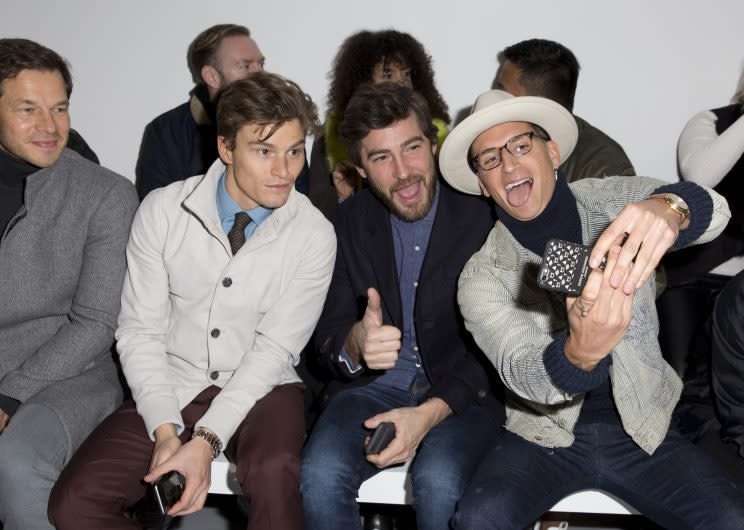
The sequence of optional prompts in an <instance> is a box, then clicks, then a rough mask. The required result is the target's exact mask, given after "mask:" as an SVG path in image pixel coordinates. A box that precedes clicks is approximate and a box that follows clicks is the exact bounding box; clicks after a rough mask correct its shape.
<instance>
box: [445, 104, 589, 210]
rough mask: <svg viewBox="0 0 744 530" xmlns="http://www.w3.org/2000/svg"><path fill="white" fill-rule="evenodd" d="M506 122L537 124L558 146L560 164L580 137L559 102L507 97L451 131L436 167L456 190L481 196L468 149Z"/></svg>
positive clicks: (468, 118) (470, 117)
mask: <svg viewBox="0 0 744 530" xmlns="http://www.w3.org/2000/svg"><path fill="white" fill-rule="evenodd" d="M508 122H530V123H534V124H536V125H539V126H540V127H542V128H543V129H545V131H546V132H547V133H548V134H549V135H550V138H551V140H553V141H554V142H555V143H556V144H558V149H559V151H560V154H561V163H563V161H564V160H566V158H568V156H569V155H570V154H571V152H572V151H573V149H574V147H575V146H576V140H577V138H578V135H579V131H578V127H577V126H576V120H575V119H574V117H573V115H572V114H571V113H570V112H568V110H566V109H565V108H564V107H562V106H561V105H559V104H558V103H556V102H554V101H551V100H549V99H546V98H539V97H533V96H523V97H510V98H508V99H505V100H502V101H499V102H498V103H494V104H491V105H488V106H486V107H484V108H482V109H480V110H477V111H475V112H473V113H472V114H471V115H470V116H468V117H467V118H465V119H464V120H463V121H462V122H460V124H459V125H458V126H457V127H455V128H454V129H452V131H450V133H449V134H448V135H447V138H446V139H445V141H444V144H443V145H442V148H441V149H440V151H439V168H440V171H441V172H442V176H443V177H444V179H445V180H446V181H447V182H448V183H449V184H450V185H451V186H452V187H453V188H455V189H457V190H460V191H462V192H464V193H469V194H471V195H480V194H481V189H480V186H479V185H478V176H477V175H476V174H475V173H474V172H473V170H472V169H471V167H470V164H469V163H468V156H469V152H470V146H471V145H472V143H473V141H474V140H475V139H476V138H477V137H478V135H479V134H481V133H482V132H483V131H486V130H488V129H490V128H491V127H494V126H496V125H500V124H502V123H508Z"/></svg>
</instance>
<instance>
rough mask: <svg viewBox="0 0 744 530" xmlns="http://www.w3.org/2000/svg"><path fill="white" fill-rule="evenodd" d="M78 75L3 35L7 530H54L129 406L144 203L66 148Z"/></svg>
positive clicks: (1, 476) (0, 117)
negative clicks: (128, 329)
mask: <svg viewBox="0 0 744 530" xmlns="http://www.w3.org/2000/svg"><path fill="white" fill-rule="evenodd" d="M71 91H72V80H71V77H70V72H69V70H68V67H67V64H66V63H65V61H64V60H63V59H62V58H61V57H60V56H59V55H57V54H56V53H55V52H54V51H52V50H50V49H48V48H45V47H43V46H41V45H39V44H37V43H35V42H32V41H29V40H25V39H0V303H1V304H2V309H0V523H1V524H0V526H3V527H4V529H5V530H36V529H51V528H52V527H51V526H50V524H49V522H48V520H47V513H46V512H47V510H46V505H47V498H48V497H49V492H50V490H51V488H52V486H53V485H54V481H55V480H56V478H57V476H58V475H59V472H60V471H61V469H62V468H63V467H64V465H65V464H66V463H67V461H68V460H69V458H70V457H71V456H72V453H73V452H74V451H75V449H76V448H77V446H78V445H80V443H81V442H82V441H83V439H84V438H85V437H86V436H87V435H88V433H89V432H90V431H91V430H92V429H93V428H94V427H95V426H96V425H97V424H98V422H99V421H100V420H102V419H103V418H104V417H105V416H106V415H108V414H109V413H110V412H111V411H112V410H113V409H114V408H115V407H116V405H117V404H118V403H119V401H121V398H122V389H121V386H120V385H119V382H118V378H117V373H116V367H115V366H114V362H113V359H112V353H111V346H112V344H113V341H114V327H115V325H116V318H117V316H118V314H119V305H120V296H121V288H122V283H123V280H124V270H125V268H126V260H125V254H124V251H125V247H126V244H127V238H128V235H129V226H130V224H131V221H132V217H133V216H134V211H135V209H136V208H137V196H136V194H135V191H134V187H133V186H132V184H131V183H130V182H129V181H128V180H126V179H125V178H124V177H121V176H119V175H116V174H115V173H112V172H111V171H108V170H107V169H104V168H102V167H100V166H98V165H96V164H93V163H91V162H89V161H88V160H85V159H84V158H82V157H81V156H79V155H78V154H76V153H75V152H73V151H71V150H70V149H65V145H66V144H67V139H68V135H69V130H70V118H69V114H68V112H67V111H68V106H69V96H70V93H71Z"/></svg>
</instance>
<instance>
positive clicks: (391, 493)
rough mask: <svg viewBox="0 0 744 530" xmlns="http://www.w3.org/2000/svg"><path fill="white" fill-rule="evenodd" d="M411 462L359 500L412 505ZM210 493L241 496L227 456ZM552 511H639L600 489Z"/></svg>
mask: <svg viewBox="0 0 744 530" xmlns="http://www.w3.org/2000/svg"><path fill="white" fill-rule="evenodd" d="M408 466H409V464H405V465H403V466H398V467H393V468H388V469H386V470H384V471H381V472H380V473H377V474H376V475H375V476H374V477H372V478H370V479H368V480H365V481H364V482H363V483H362V485H361V487H360V488H359V497H357V502H366V503H374V504H411V476H410V474H409V473H408ZM209 493H217V494H227V495H240V494H241V491H240V485H239V484H238V481H237V479H236V478H235V466H234V465H232V464H230V463H229V462H228V461H227V460H226V459H225V457H224V455H220V457H219V458H218V459H217V460H215V461H214V462H213V463H212V485H211V486H210V487H209ZM550 511H551V512H568V513H594V514H611V515H628V514H637V513H638V512H637V511H636V510H635V509H633V508H632V507H631V506H630V505H628V504H627V503H625V502H623V501H622V500H620V499H618V498H617V497H614V496H612V495H610V494H608V493H604V492H602V491H599V490H584V491H579V492H577V493H573V494H571V495H569V496H568V497H565V498H563V499H561V500H560V501H559V502H558V503H557V504H556V505H555V506H553V507H552V508H551V509H550Z"/></svg>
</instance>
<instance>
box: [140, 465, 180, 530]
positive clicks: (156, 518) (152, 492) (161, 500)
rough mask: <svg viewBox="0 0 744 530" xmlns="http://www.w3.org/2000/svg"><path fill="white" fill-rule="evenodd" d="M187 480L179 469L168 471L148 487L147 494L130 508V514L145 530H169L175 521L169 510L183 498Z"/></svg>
mask: <svg viewBox="0 0 744 530" xmlns="http://www.w3.org/2000/svg"><path fill="white" fill-rule="evenodd" d="M185 482H186V480H185V478H184V476H183V475H181V474H180V473H178V472H177V471H171V472H170V473H166V474H165V475H163V476H162V477H160V479H158V481H157V482H156V483H155V484H150V485H149V486H148V487H147V493H145V496H144V497H142V499H140V500H139V501H137V502H136V503H134V504H133V505H132V506H131V507H130V508H129V510H128V514H129V516H130V517H131V518H132V519H133V520H134V521H136V522H137V523H139V525H140V526H141V527H142V529H143V530H167V528H169V527H170V525H171V524H172V523H173V517H171V516H170V515H168V510H170V509H171V508H172V507H173V505H174V504H176V503H177V502H178V499H180V498H181V494H182V493H183V485H184V484H185Z"/></svg>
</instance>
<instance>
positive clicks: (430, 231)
mask: <svg viewBox="0 0 744 530" xmlns="http://www.w3.org/2000/svg"><path fill="white" fill-rule="evenodd" d="M339 131H340V132H341V136H342V138H344V140H345V141H346V143H347V146H348V148H349V154H350V156H351V157H352V161H353V162H354V164H355V165H356V166H358V167H359V169H360V172H361V174H362V176H363V177H364V178H366V179H367V181H368V183H369V189H365V190H363V191H361V192H359V193H357V194H356V195H354V197H352V198H351V199H349V200H347V201H345V202H344V203H343V204H342V205H341V206H340V208H339V209H338V211H337V213H336V218H335V220H334V227H335V229H336V236H337V241H338V249H337V254H336V265H335V269H334V272H333V279H332V281H331V287H330V290H329V293H328V298H327V299H326V304H325V307H324V308H323V313H322V315H321V318H320V321H319V323H318V326H317V328H316V340H315V345H316V347H317V349H318V356H319V361H320V364H321V365H322V366H323V367H324V368H325V369H326V371H327V372H328V373H330V374H331V375H332V377H333V381H332V382H331V384H330V385H329V395H330V394H333V395H332V397H330V398H329V396H324V398H323V399H324V400H325V401H327V403H325V405H326V408H325V410H324V412H323V413H322V414H321V416H320V419H319V420H318V423H317V424H316V426H315V428H314V429H313V433H312V435H311V436H310V439H309V441H308V443H307V445H306V447H305V452H304V454H303V462H302V472H301V488H300V489H301V492H302V495H303V506H304V510H305V523H306V525H307V527H308V528H309V529H319V528H322V529H324V530H327V529H333V528H339V529H353V528H361V526H360V519H359V511H358V508H357V505H356V502H355V498H356V496H357V495H356V494H357V492H358V489H359V486H360V484H361V483H362V482H363V481H364V480H366V479H367V478H369V477H371V476H372V475H374V474H375V473H377V472H378V471H379V470H380V469H382V468H385V467H388V466H390V465H394V464H396V463H400V462H405V461H408V460H411V459H412V458H413V457H414V454H416V457H415V461H414V462H413V467H412V470H413V471H412V473H413V475H412V478H413V480H412V484H413V507H414V509H415V510H416V519H417V525H418V528H421V529H440V528H447V527H448V521H449V518H450V517H451V515H452V514H453V513H454V508H455V503H456V502H457V500H458V499H459V497H460V494H461V493H462V491H463V490H464V487H465V485H466V484H467V481H468V479H469V477H470V475H471V473H472V472H473V470H474V468H475V466H476V463H477V461H478V458H479V456H480V455H481V453H482V452H483V451H484V450H485V449H486V448H487V447H489V446H490V445H491V443H492V441H493V440H494V438H496V437H497V436H498V435H499V433H500V431H501V427H500V426H501V424H502V423H503V407H502V405H501V403H500V402H499V401H498V399H497V398H496V396H495V394H494V391H493V390H492V388H491V380H490V377H489V374H488V373H487V371H486V370H485V369H484V367H483V365H482V364H481V362H480V359H479V357H480V355H481V354H480V352H479V350H478V349H477V348H476V347H475V346H474V344H473V342H472V340H471V338H470V337H469V336H468V333H467V331H466V330H465V328H464V327H463V324H462V319H461V317H460V315H459V312H458V310H457V302H456V290H457V278H458V275H459V274H460V270H461V269H462V266H463V265H464V263H465V262H466V261H467V260H468V258H469V257H470V256H471V255H472V254H473V252H475V251H476V250H477V249H478V248H480V246H481V245H482V244H483V241H484V240H485V237H486V234H487V233H488V231H489V230H490V228H491V227H492V226H493V223H494V218H493V216H492V210H491V208H489V206H488V205H487V204H486V203H485V202H483V201H482V200H481V199H476V198H469V197H466V196H465V195H462V194H459V193H457V192H455V191H453V190H452V189H450V188H448V187H446V186H444V185H442V184H441V183H440V180H439V176H438V172H437V169H436V162H435V158H434V153H435V151H436V128H435V127H434V126H433V125H432V120H431V115H430V113H429V109H428V107H427V105H426V102H425V101H424V100H423V98H422V97H421V96H419V95H418V94H416V93H414V92H413V91H412V90H410V89H409V88H406V87H403V86H400V85H396V84H392V83H384V84H380V85H375V86H369V87H363V88H361V89H359V90H358V91H357V93H356V94H355V95H354V97H353V98H352V99H351V101H350V102H349V105H348V106H347V108H346V112H345V114H344V119H343V121H342V123H341V124H340V128H339ZM382 422H390V423H392V424H394V427H395V437H394V438H393V440H392V441H391V442H390V444H389V445H388V446H387V448H384V449H382V450H381V451H380V452H379V454H371V455H367V457H366V459H365V455H364V446H365V438H366V437H367V436H369V435H370V433H371V432H372V430H373V429H375V428H376V427H377V426H378V425H380V424H381V423H382Z"/></svg>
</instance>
